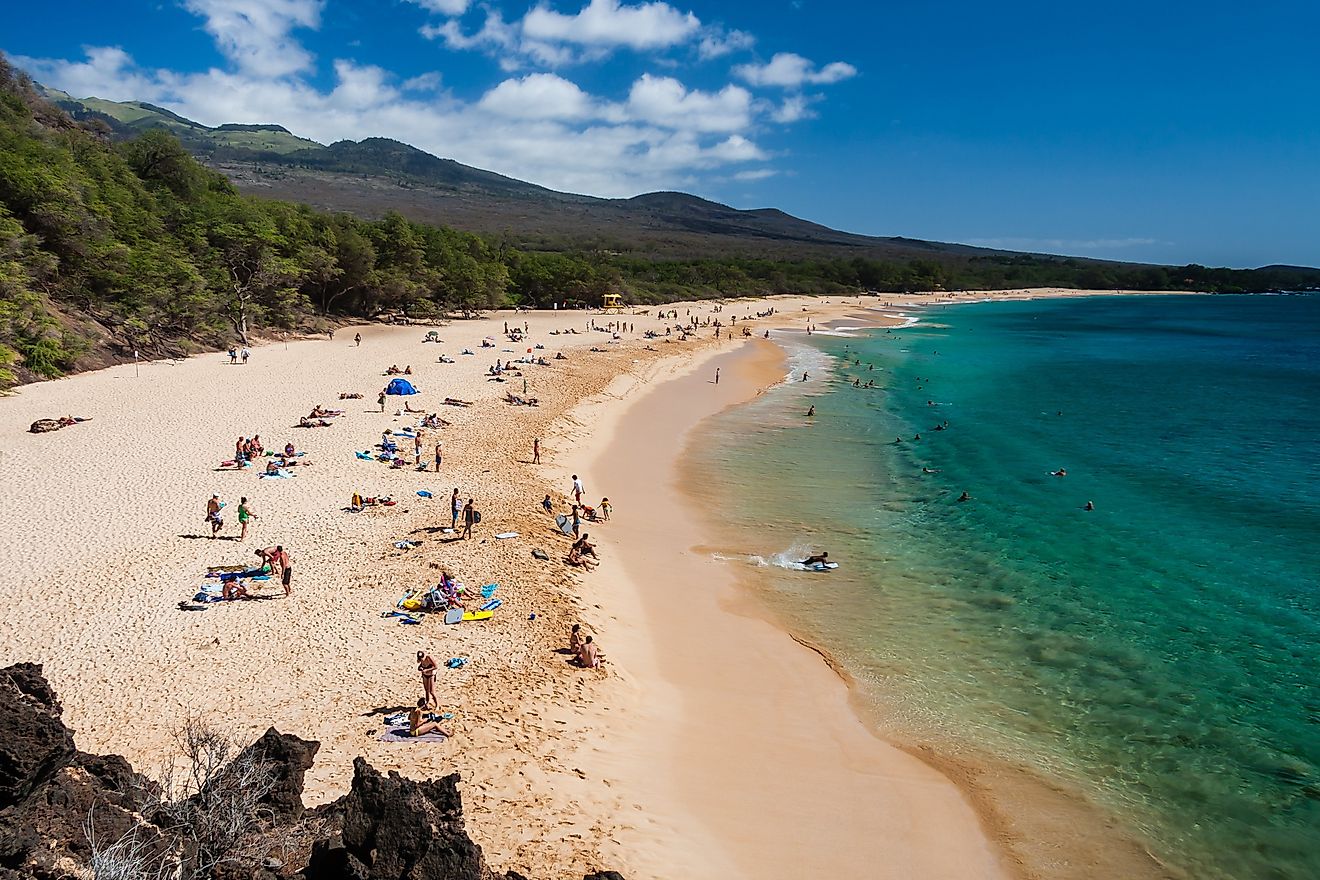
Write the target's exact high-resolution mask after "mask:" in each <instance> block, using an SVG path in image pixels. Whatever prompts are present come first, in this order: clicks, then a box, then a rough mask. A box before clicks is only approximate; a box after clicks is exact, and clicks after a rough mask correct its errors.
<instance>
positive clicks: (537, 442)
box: [532, 437, 541, 464]
mask: <svg viewBox="0 0 1320 880" xmlns="http://www.w3.org/2000/svg"><path fill="white" fill-rule="evenodd" d="M540 463H541V438H540V437H533V438H532V464H540Z"/></svg>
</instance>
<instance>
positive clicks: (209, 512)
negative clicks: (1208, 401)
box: [206, 495, 225, 540]
mask: <svg viewBox="0 0 1320 880" xmlns="http://www.w3.org/2000/svg"><path fill="white" fill-rule="evenodd" d="M224 506H225V503H224V502H223V501H221V500H220V496H219V495H212V496H211V500H210V501H208V502H206V521H207V522H209V523H210V524H211V538H212V540H214V539H215V536H216V533H217V532H219V531H220V529H222V528H223V527H224V524H225V521H224V520H223V519H221V518H220V508H222V507H224Z"/></svg>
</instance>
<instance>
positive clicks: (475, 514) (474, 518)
mask: <svg viewBox="0 0 1320 880" xmlns="http://www.w3.org/2000/svg"><path fill="white" fill-rule="evenodd" d="M472 521H473V522H474V523H479V522H481V511H480V510H474V511H472Z"/></svg>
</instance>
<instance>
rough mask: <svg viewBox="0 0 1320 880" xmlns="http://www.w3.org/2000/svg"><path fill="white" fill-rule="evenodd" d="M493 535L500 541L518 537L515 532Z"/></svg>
mask: <svg viewBox="0 0 1320 880" xmlns="http://www.w3.org/2000/svg"><path fill="white" fill-rule="evenodd" d="M418 494H419V495H420V494H421V493H420V492H419V493H418ZM495 537H496V538H499V539H500V540H501V541H503V540H505V539H507V538H516V537H518V533H517V532H500V533H499V534H498V535H496V536H495Z"/></svg>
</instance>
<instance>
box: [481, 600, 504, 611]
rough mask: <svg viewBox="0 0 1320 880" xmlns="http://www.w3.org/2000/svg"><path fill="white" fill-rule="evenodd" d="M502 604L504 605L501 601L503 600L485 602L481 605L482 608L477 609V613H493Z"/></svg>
mask: <svg viewBox="0 0 1320 880" xmlns="http://www.w3.org/2000/svg"><path fill="white" fill-rule="evenodd" d="M503 604H504V600H503V599H491V600H490V601H489V602H487V603H486V604H484V605H482V606H481V607H480V608H478V609H477V610H478V611H494V610H495V609H496V608H499V607H500V606H501V605H503Z"/></svg>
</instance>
